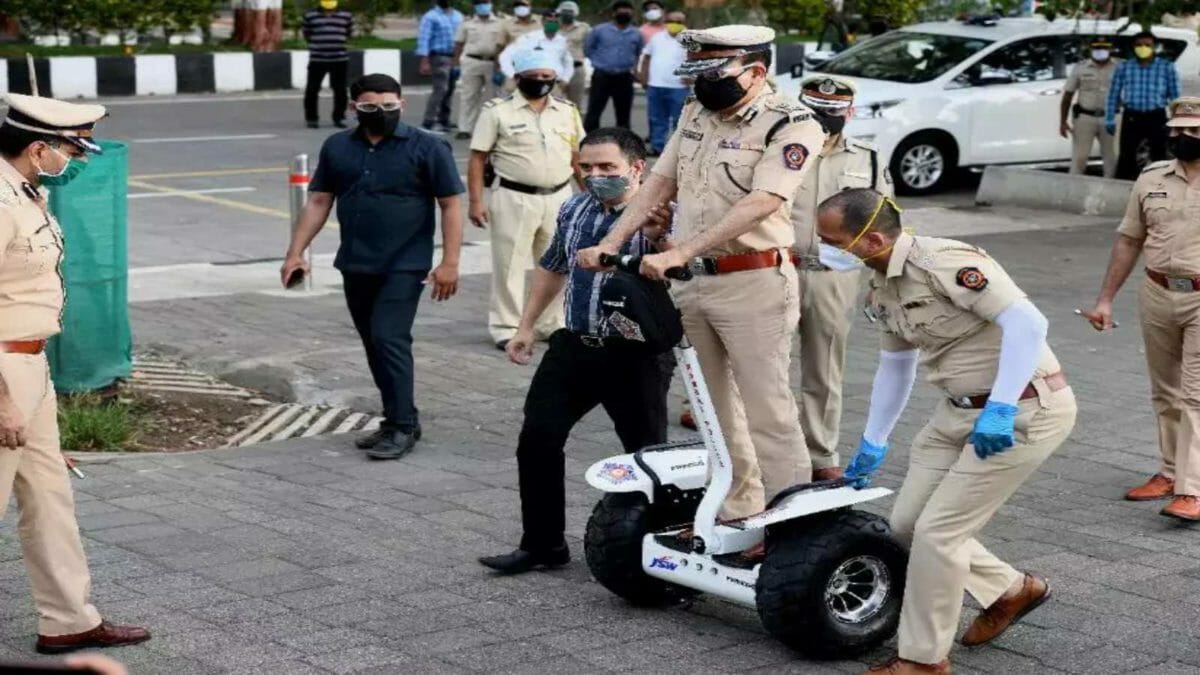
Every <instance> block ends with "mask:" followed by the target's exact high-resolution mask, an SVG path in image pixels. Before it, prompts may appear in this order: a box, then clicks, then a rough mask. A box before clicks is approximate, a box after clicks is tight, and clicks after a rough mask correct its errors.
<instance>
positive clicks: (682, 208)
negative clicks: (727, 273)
mask: <svg viewBox="0 0 1200 675" xmlns="http://www.w3.org/2000/svg"><path fill="white" fill-rule="evenodd" d="M781 120H787V121H786V122H784V123H783V124H782V125H781V126H779V127H778V128H776V129H775V132H774V134H773V135H772V138H771V142H770V144H767V142H766V141H767V135H768V133H769V132H770V131H771V129H772V127H775V126H776V124H777V123H779V122H780V121H781ZM824 144H825V131H824V130H823V129H822V128H821V125H820V123H819V122H817V121H816V120H815V119H814V118H813V117H812V111H811V110H809V109H808V108H807V107H805V106H804V105H802V104H801V103H799V102H797V101H794V100H791V99H789V98H785V97H783V96H779V95H777V94H775V93H773V92H771V90H770V89H769V88H766V87H764V88H763V91H762V93H760V94H759V95H758V96H757V97H755V98H754V99H753V100H751V101H750V102H749V103H747V104H746V105H745V106H743V107H742V109H741V110H739V111H738V112H737V113H735V114H734V115H733V116H732V117H730V118H729V119H722V118H721V116H720V115H719V114H717V113H714V112H712V111H709V110H706V109H705V108H704V107H703V106H701V105H700V104H699V103H695V102H692V103H689V104H688V105H686V106H685V107H684V109H683V113H682V114H681V115H680V118H679V126H678V128H677V129H676V131H675V133H674V134H673V135H672V136H671V140H670V141H669V142H668V143H667V147H666V148H665V149H663V153H662V157H660V158H659V160H658V162H657V163H655V165H654V169H653V170H654V173H656V174H659V175H661V176H664V177H666V178H670V179H671V180H673V181H675V183H676V186H677V196H676V200H677V201H678V203H679V207H678V220H677V222H678V226H677V228H676V230H675V237H676V238H678V239H680V240H683V239H689V238H691V237H693V236H695V235H696V234H698V233H700V232H703V231H705V230H708V229H711V228H713V227H715V226H716V225H717V224H718V223H720V222H721V220H722V219H723V218H724V217H725V214H727V213H728V212H729V210H730V209H731V208H733V205H734V204H736V203H737V202H738V201H740V200H741V199H742V198H743V197H745V196H746V195H748V194H750V193H751V192H752V191H754V190H761V191H763V192H769V193H771V194H773V195H776V196H778V197H782V198H783V199H784V203H783V204H781V205H780V207H779V210H777V211H776V212H775V213H773V214H771V215H770V216H768V217H766V218H764V219H763V220H762V221H761V222H760V223H759V224H758V225H756V226H755V227H754V229H752V230H750V231H749V232H747V233H745V234H743V235H741V236H739V237H736V238H735V239H733V240H731V241H728V242H725V243H724V244H721V245H719V246H717V247H715V248H714V249H712V250H710V251H706V252H705V255H728V254H732V253H746V252H749V251H765V250H770V249H773V248H775V249H777V248H786V247H789V246H791V245H792V244H793V243H794V242H795V233H794V231H793V229H792V224H791V209H792V200H793V199H794V198H795V195H796V191H797V190H798V189H799V187H800V183H801V181H802V180H803V178H804V176H805V174H806V173H807V172H808V171H809V169H810V168H811V166H812V162H811V161H809V160H810V158H811V157H812V155H814V154H815V153H817V152H820V148H821V147H822V146H823V145H824Z"/></svg>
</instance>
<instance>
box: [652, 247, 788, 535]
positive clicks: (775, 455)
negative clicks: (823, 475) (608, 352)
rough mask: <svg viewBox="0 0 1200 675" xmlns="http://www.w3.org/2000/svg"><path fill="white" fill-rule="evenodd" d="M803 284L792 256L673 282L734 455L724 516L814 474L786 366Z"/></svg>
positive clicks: (744, 511)
mask: <svg viewBox="0 0 1200 675" xmlns="http://www.w3.org/2000/svg"><path fill="white" fill-rule="evenodd" d="M798 286H799V284H798V281H797V277H796V269H795V268H794V267H793V266H792V265H790V264H784V265H783V266H781V267H777V268H767V269H759V270H750V271H746V272H735V273H732V274H723V275H716V276H704V275H700V276H697V277H695V278H694V279H692V280H691V281H688V282H685V283H679V284H675V285H674V286H673V293H674V295H675V301H676V305H677V306H678V307H679V311H680V312H681V313H682V315H683V328H684V331H685V332H686V333H687V337H688V340H690V341H691V343H692V345H693V346H694V347H695V348H696V355H697V357H698V358H699V360H700V370H701V372H702V373H703V374H704V380H705V382H706V383H707V384H708V391H709V394H710V395H711V396H712V402H713V408H714V409H715V410H716V413H717V419H718V421H719V422H720V424H721V430H722V432H724V435H725V442H726V444H727V445H728V447H729V454H730V456H731V458H732V460H733V488H732V489H731V490H730V493H729V496H728V497H727V498H726V499H725V506H724V509H723V510H722V513H721V517H723V518H727V519H728V518H741V517H745V516H749V515H752V514H755V513H758V512H760V511H762V510H763V509H764V508H766V503H767V502H768V501H770V500H771V498H772V497H774V496H775V495H776V494H778V493H779V492H781V491H782V490H784V489H786V488H788V487H791V486H792V485H795V484H796V483H802V482H808V481H809V480H811V478H812V464H811V462H810V460H809V458H808V448H807V447H806V446H805V444H804V433H803V432H802V431H801V430H800V423H799V421H798V412H797V410H796V400H795V398H794V397H793V396H792V389H791V383H790V381H789V373H788V369H789V366H790V362H791V347H792V330H793V327H794V326H795V325H796V322H797V321H798V320H799V318H800V317H799V314H800V300H799V287H798Z"/></svg>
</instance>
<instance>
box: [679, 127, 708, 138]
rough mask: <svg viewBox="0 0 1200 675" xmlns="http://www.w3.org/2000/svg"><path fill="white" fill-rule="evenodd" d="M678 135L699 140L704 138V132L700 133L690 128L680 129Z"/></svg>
mask: <svg viewBox="0 0 1200 675" xmlns="http://www.w3.org/2000/svg"><path fill="white" fill-rule="evenodd" d="M679 135H680V136H683V137H684V138H690V139H692V140H693V141H699V140H701V139H703V138H704V134H702V133H700V132H699V131H692V130H691V129H680V130H679Z"/></svg>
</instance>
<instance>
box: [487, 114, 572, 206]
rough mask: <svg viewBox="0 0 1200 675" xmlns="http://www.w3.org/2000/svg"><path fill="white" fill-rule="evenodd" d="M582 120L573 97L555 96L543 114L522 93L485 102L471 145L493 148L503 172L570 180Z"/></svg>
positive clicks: (546, 184)
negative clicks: (572, 99) (532, 106)
mask: <svg viewBox="0 0 1200 675" xmlns="http://www.w3.org/2000/svg"><path fill="white" fill-rule="evenodd" d="M582 139H583V121H582V120H581V119H580V117H579V108H576V107H575V104H574V103H571V102H570V101H565V100H563V99H560V98H557V97H554V96H551V97H550V99H549V102H548V103H547V104H546V108H545V110H543V111H542V112H541V113H540V114H539V113H537V112H536V111H534V109H533V108H531V107H530V106H529V100H528V99H526V98H525V97H524V96H522V95H521V94H520V93H514V94H512V95H510V96H507V97H503V98H494V99H492V100H490V101H488V102H487V103H485V104H483V110H482V111H480V113H479V121H478V122H477V123H476V124H475V134H474V136H472V137H471V149H472V150H477V151H479V152H487V153H490V154H491V161H492V166H493V167H494V168H495V169H496V174H497V175H498V176H500V177H501V178H507V179H508V180H512V181H516V182H518V183H524V184H526V185H532V186H534V187H540V188H550V187H555V186H557V185H561V184H562V183H563V182H564V181H567V180H570V179H571V176H573V175H574V173H575V168H574V166H573V165H572V163H571V160H572V157H573V155H574V153H575V151H576V150H577V149H578V148H579V141H581V140H582Z"/></svg>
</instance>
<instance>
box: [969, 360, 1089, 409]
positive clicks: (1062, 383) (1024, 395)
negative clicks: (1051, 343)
mask: <svg viewBox="0 0 1200 675" xmlns="http://www.w3.org/2000/svg"><path fill="white" fill-rule="evenodd" d="M1042 382H1045V383H1046V388H1047V389H1049V390H1050V391H1058V390H1059V389H1063V388H1064V387H1066V386H1067V376H1066V375H1063V374H1062V371H1061V370H1060V371H1058V372H1057V373H1051V374H1049V375H1047V376H1045V377H1043V378H1042ZM1037 395H1038V392H1037V387H1034V386H1033V383H1032V382H1031V383H1029V384H1027V385H1025V391H1022V392H1021V400H1022V401H1024V400H1026V399H1030V398H1035V397H1036V396H1037ZM987 402H988V395H987V394H977V395H975V396H959V397H957V398H955V397H950V405H952V406H954V407H955V408H963V409H964V410H978V409H980V408H982V407H983V406H985V405H987Z"/></svg>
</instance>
